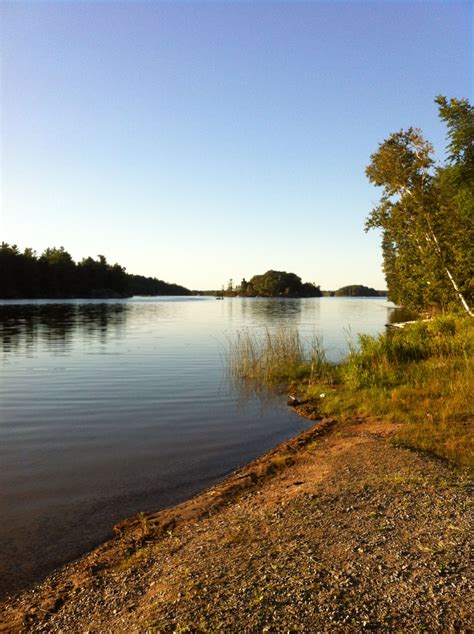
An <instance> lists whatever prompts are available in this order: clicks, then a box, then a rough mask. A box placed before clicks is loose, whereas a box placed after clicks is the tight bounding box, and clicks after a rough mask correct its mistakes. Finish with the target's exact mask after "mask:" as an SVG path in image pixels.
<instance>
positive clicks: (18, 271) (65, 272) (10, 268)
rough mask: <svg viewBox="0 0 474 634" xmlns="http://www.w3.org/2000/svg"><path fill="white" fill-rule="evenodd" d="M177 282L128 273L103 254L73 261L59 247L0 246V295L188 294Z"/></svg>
mask: <svg viewBox="0 0 474 634" xmlns="http://www.w3.org/2000/svg"><path fill="white" fill-rule="evenodd" d="M190 294H191V291H190V290H189V289H187V288H184V286H179V285H178V284H168V283H166V282H163V281H162V280H158V279H156V278H154V277H144V276H143V275H130V274H129V273H127V272H126V271H125V268H124V267H122V266H120V264H109V263H108V262H107V260H106V258H105V256H103V255H99V256H97V259H96V260H94V258H91V257H88V258H84V259H83V260H81V262H77V263H76V262H74V260H73V259H72V257H71V255H70V254H69V253H68V252H67V251H65V250H64V248H63V247H60V248H56V247H52V248H49V249H46V250H45V251H44V253H42V255H40V256H38V255H36V253H35V252H34V251H33V249H29V248H27V249H25V250H24V251H23V253H21V252H20V251H19V249H18V247H17V246H16V245H10V244H7V243H6V242H2V244H1V246H0V298H1V299H21V298H32V299H34V298H51V299H54V298H74V297H87V298H101V297H112V298H113V297H117V298H118V297H131V296H132V295H190Z"/></svg>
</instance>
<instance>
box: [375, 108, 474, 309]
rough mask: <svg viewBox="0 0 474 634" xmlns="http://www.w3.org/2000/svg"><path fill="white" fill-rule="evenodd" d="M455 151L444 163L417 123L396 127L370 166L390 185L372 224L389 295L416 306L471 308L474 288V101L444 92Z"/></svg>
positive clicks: (384, 184)
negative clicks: (449, 96)
mask: <svg viewBox="0 0 474 634" xmlns="http://www.w3.org/2000/svg"><path fill="white" fill-rule="evenodd" d="M436 103H437V104H438V106H439V115H440V118H441V119H442V120H443V121H444V122H445V123H446V125H447V129H448V130H447V136H448V151H449V156H448V160H447V162H446V164H445V165H441V166H436V165H435V163H434V159H433V147H432V145H431V144H430V143H429V142H428V141H426V140H425V139H424V138H423V136H422V134H421V131H420V130H418V129H414V128H409V129H408V130H401V131H400V132H395V133H393V134H391V135H390V136H389V137H388V139H386V140H385V141H384V142H383V143H381V145H380V146H379V148H378V150H377V151H376V152H375V153H374V154H372V156H371V162H370V164H369V166H368V167H367V170H366V174H367V176H368V178H369V180H370V181H371V182H372V183H373V184H374V185H376V186H378V187H381V188H382V196H381V198H380V202H379V204H378V205H377V206H376V207H375V208H374V209H373V210H372V212H371V213H370V215H369V217H368V218H367V222H366V230H368V229H371V228H373V227H377V228H380V229H382V250H383V258H384V271H385V276H386V280H387V287H388V292H389V297H390V299H392V300H393V301H395V302H396V303H400V304H403V305H405V306H407V307H409V308H413V309H423V308H430V307H437V308H441V309H447V308H450V307H453V306H455V305H457V306H459V307H460V308H462V309H463V310H465V311H466V312H468V313H469V314H470V315H471V316H472V315H473V313H472V310H471V308H470V305H471V304H472V299H473V291H474V281H473V278H474V249H473V244H474V109H473V107H472V106H471V105H470V103H469V102H468V101H467V100H466V99H461V100H458V99H451V100H450V101H448V100H447V99H446V97H442V96H440V97H437V98H436Z"/></svg>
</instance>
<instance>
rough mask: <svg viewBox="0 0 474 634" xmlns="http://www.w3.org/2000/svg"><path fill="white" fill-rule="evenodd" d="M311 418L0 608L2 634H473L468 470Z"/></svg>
mask: <svg viewBox="0 0 474 634" xmlns="http://www.w3.org/2000/svg"><path fill="white" fill-rule="evenodd" d="M396 430H397V425H395V424H392V423H385V422H383V421H380V420H374V419H357V420H353V421H351V422H350V423H336V422H335V421H322V422H320V423H318V425H316V426H315V427H313V428H311V429H310V430H308V431H306V432H303V434H301V435H300V436H298V437H296V438H295V439H293V440H292V441H289V442H287V443H283V444H282V445H280V446H279V447H277V448H276V449H275V450H273V451H271V452H269V453H268V454H266V455H265V456H262V458H260V459H259V460H257V461H255V462H254V463H252V464H250V465H248V466H247V467H244V468H243V469H241V470H240V471H238V472H236V473H235V474H233V475H232V476H231V477H230V478H228V479H227V480H226V481H225V482H223V483H221V484H219V485H217V486H215V487H213V488H212V489H209V490H208V491H205V492H203V493H202V494H201V495H199V496H197V497H196V498H194V499H193V500H190V501H189V502H187V503H184V504H182V505H180V506H178V507H176V508H174V509H168V510H166V511H163V512H161V513H157V514H153V515H149V516H145V515H142V516H139V517H138V518H134V519H132V520H128V521H125V522H124V523H123V524H121V525H120V526H118V527H117V529H116V532H117V536H116V537H115V538H114V539H113V540H111V541H110V542H108V543H106V544H104V545H103V546H101V547H100V548H98V549H97V550H95V551H93V552H91V553H89V554H88V555H86V556H85V557H84V558H82V559H80V560H79V561H77V562H73V563H71V564H68V565H66V566H65V567H64V568H62V569H61V570H59V571H57V572H56V573H54V574H53V575H51V576H50V577H49V578H47V579H46V580H45V581H43V582H42V583H40V584H39V585H38V586H36V587H35V588H33V589H30V590H28V591H25V592H23V593H22V594H20V595H18V596H17V597H13V598H9V599H7V600H6V601H5V602H4V603H3V604H2V606H1V609H2V612H1V613H2V619H1V628H0V629H2V631H8V632H220V631H222V632H290V631H291V632H296V631H302V632H358V631H365V630H368V631H377V632H419V631H427V632H469V631H472V629H473V628H474V623H473V621H472V613H473V612H472V607H473V606H472V602H470V596H472V593H471V592H470V590H472V572H471V570H470V567H469V562H470V559H469V555H470V524H471V521H470V520H471V514H470V505H469V483H468V480H467V477H466V476H465V475H464V474H463V473H460V472H458V471H454V470H453V469H452V468H451V467H449V466H448V465H447V464H445V463H442V462H440V461H439V460H434V459H432V458H430V457H428V456H426V455H423V454H421V453H416V452H413V451H409V450H407V449H404V448H401V447H397V446H396V445H394V444H393V442H391V438H392V436H393V434H394V433H396Z"/></svg>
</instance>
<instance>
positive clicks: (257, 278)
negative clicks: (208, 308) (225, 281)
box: [237, 270, 322, 297]
mask: <svg viewBox="0 0 474 634" xmlns="http://www.w3.org/2000/svg"><path fill="white" fill-rule="evenodd" d="M237 293H238V294H240V295H247V296H251V297H252V296H255V295H258V296H259V297H321V296H322V293H321V289H320V288H319V286H315V285H314V284H311V283H310V282H306V283H303V282H302V281H301V278H300V277H298V275H296V274H295V273H287V272H286V271H273V270H270V271H267V272H266V273H263V274H262V275H254V276H253V277H252V278H251V279H250V280H249V281H248V282H247V281H246V280H245V278H244V279H243V280H242V282H241V284H240V287H238V288H237Z"/></svg>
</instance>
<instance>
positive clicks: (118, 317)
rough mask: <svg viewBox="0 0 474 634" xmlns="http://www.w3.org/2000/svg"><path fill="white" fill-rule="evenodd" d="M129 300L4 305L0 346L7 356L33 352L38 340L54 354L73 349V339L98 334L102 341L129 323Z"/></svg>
mask: <svg viewBox="0 0 474 634" xmlns="http://www.w3.org/2000/svg"><path fill="white" fill-rule="evenodd" d="M129 309H130V308H129V305H128V304H126V303H116V304H112V303H107V304H105V303H82V304H79V303H65V304H61V303H50V304H48V303H40V304H3V305H0V347H1V351H2V353H3V358H4V359H5V360H6V359H7V358H8V356H10V355H22V354H27V355H31V354H33V353H34V351H35V349H37V347H38V344H42V345H46V346H47V347H48V348H49V349H50V351H51V352H52V353H53V354H54V355H65V354H67V353H68V352H70V350H71V347H72V343H73V340H74V339H75V338H77V337H79V338H83V337H86V338H96V339H97V340H98V341H100V342H101V343H102V344H105V343H106V342H107V339H108V338H109V337H112V336H119V335H120V333H121V332H122V331H123V329H124V327H125V322H126V319H127V314H128V312H129Z"/></svg>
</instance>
